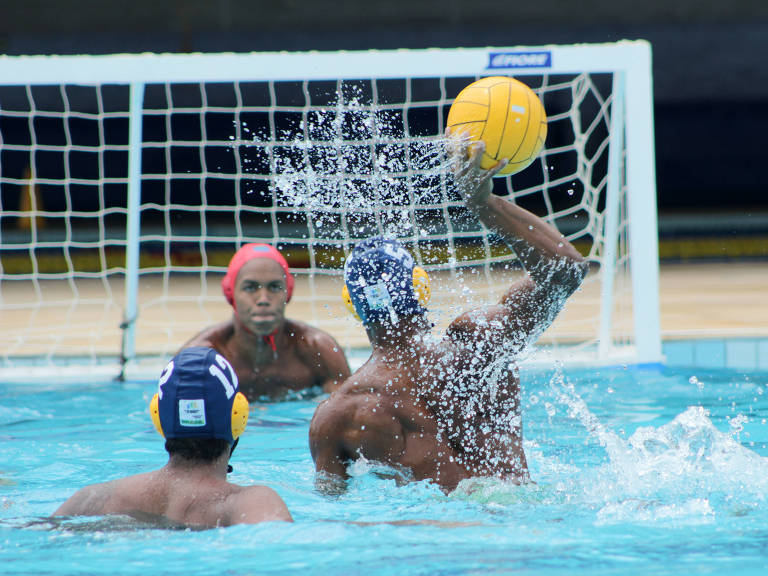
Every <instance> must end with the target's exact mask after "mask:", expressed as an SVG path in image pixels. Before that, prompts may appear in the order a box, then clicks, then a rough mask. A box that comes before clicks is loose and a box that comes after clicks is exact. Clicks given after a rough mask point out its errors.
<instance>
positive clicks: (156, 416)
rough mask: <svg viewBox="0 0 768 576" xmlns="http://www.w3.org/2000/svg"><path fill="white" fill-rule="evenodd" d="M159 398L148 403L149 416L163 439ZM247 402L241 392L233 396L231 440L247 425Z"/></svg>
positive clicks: (241, 432)
mask: <svg viewBox="0 0 768 576" xmlns="http://www.w3.org/2000/svg"><path fill="white" fill-rule="evenodd" d="M159 402H160V397H159V396H158V395H157V394H155V395H154V396H152V400H151V401H150V402H149V415H150V416H151V417H152V424H154V425H155V430H157V431H158V432H159V433H160V436H162V437H163V438H165V434H164V433H163V425H162V424H161V423H160V405H159ZM248 410H249V406H248V400H247V399H246V397H245V396H244V395H243V393H242V392H238V393H237V394H235V399H234V400H233V401H232V438H234V439H235V440H237V439H238V438H239V437H240V436H241V435H242V434H243V432H245V427H246V425H247V424H248Z"/></svg>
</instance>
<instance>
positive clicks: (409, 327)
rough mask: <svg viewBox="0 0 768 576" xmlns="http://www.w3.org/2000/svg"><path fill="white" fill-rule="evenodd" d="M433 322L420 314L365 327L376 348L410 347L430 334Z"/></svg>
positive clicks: (372, 344)
mask: <svg viewBox="0 0 768 576" xmlns="http://www.w3.org/2000/svg"><path fill="white" fill-rule="evenodd" d="M431 329H432V324H431V323H430V322H429V320H428V319H427V317H426V315H423V314H418V315H413V316H407V317H404V318H401V319H400V320H399V321H398V322H397V323H392V322H376V323H371V324H369V325H367V326H366V327H365V331H366V333H367V334H368V340H370V342H371V346H372V347H373V349H374V350H376V349H390V348H393V347H394V348H399V349H408V348H412V347H413V346H414V345H415V344H416V343H418V342H420V341H421V339H422V337H423V336H426V335H427V334H429V331H430V330H431Z"/></svg>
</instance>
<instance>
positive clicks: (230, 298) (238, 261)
mask: <svg viewBox="0 0 768 576" xmlns="http://www.w3.org/2000/svg"><path fill="white" fill-rule="evenodd" d="M254 258H269V259H270V260H274V261H275V262H277V263H278V264H280V267H281V268H282V269H283V272H285V290H286V292H288V298H286V302H290V301H291V296H292V295H293V274H291V270H290V268H288V262H286V261H285V258H283V255H282V254H280V252H278V251H277V249H276V248H274V247H273V246H270V245H269V244H246V245H245V246H243V247H242V248H240V250H238V251H237V252H235V255H234V256H232V260H230V261H229V267H228V268H227V273H226V275H225V276H224V278H222V279H221V291H222V292H224V298H226V299H227V302H229V304H230V305H231V306H234V305H235V304H234V302H235V299H234V293H235V280H237V274H238V273H239V272H240V268H242V267H243V265H245V263H246V262H248V261H249V260H253V259H254Z"/></svg>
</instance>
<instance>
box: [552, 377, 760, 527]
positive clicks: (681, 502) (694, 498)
mask: <svg viewBox="0 0 768 576" xmlns="http://www.w3.org/2000/svg"><path fill="white" fill-rule="evenodd" d="M550 386H551V389H552V391H553V393H554V394H555V396H556V398H557V400H558V402H559V403H561V404H563V405H565V407H566V411H567V414H568V416H569V417H570V418H572V419H574V420H576V421H578V422H579V423H580V424H581V425H582V426H584V428H585V429H586V430H587V432H588V434H589V436H590V437H591V438H593V439H595V440H597V442H598V443H599V444H600V445H601V446H602V447H603V448H605V451H606V454H607V457H608V462H607V463H605V464H603V465H599V466H597V467H595V468H588V469H585V470H582V471H580V473H578V474H576V475H574V476H573V477H572V478H571V479H570V480H568V481H565V482H563V483H562V484H561V487H560V488H561V490H563V491H565V492H568V493H569V494H574V495H576V496H575V497H576V498H577V499H579V500H581V501H582V502H583V503H588V504H589V505H591V506H595V507H597V508H598V509H599V511H598V514H597V518H598V521H600V522H614V521H616V522H626V521H650V520H654V521H657V520H664V519H673V518H674V519H683V518H684V519H686V520H692V521H704V520H706V519H708V518H711V517H712V516H713V515H715V514H716V513H718V512H722V511H726V512H727V513H732V510H730V503H731V502H734V501H737V500H738V501H740V502H742V506H743V502H744V500H745V498H746V499H748V500H751V501H753V502H755V503H764V502H765V499H766V493H767V491H768V459H766V458H763V457H761V456H760V455H758V454H756V453H755V452H753V451H751V450H749V449H748V448H746V447H744V446H742V445H741V444H740V443H739V441H738V434H739V432H740V427H741V425H743V423H744V421H745V420H746V417H743V416H739V417H736V418H733V419H732V421H731V422H732V425H731V430H730V433H726V432H721V431H720V430H718V429H717V428H716V427H715V425H714V424H713V422H712V420H711V415H710V412H709V411H708V410H707V409H705V408H704V407H702V406H689V407H688V408H687V409H686V410H684V411H683V412H682V413H680V414H678V415H677V416H675V417H674V418H673V419H672V421H671V422H669V423H667V424H664V425H661V426H658V427H653V426H648V427H640V428H638V429H637V430H636V431H635V432H634V433H633V434H632V435H631V436H630V437H629V439H627V440H625V439H623V438H622V437H621V436H619V435H618V434H616V433H615V432H613V431H612V430H610V429H608V428H607V427H606V426H605V425H603V424H602V423H601V422H600V420H599V419H598V418H597V417H596V416H595V415H594V414H593V413H592V412H591V411H590V410H589V408H588V406H587V404H586V403H585V402H584V400H583V399H582V398H581V397H580V396H579V395H578V394H577V393H576V391H575V389H574V386H573V384H571V383H570V382H569V381H568V380H567V379H566V378H565V377H564V375H563V373H562V371H560V370H558V371H557V373H556V374H555V376H554V377H553V378H552V379H551V381H550ZM733 423H735V424H733Z"/></svg>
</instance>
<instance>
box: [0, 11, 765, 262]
mask: <svg viewBox="0 0 768 576" xmlns="http://www.w3.org/2000/svg"><path fill="white" fill-rule="evenodd" d="M625 38H626V39H637V38H642V39H646V40H648V41H650V42H651V44H652V47H653V55H654V85H655V86H654V90H655V91H654V98H655V118H656V161H657V183H658V206H659V217H660V218H659V222H660V236H661V243H660V255H661V257H662V259H665V260H688V259H742V258H764V257H768V106H766V103H768V63H766V55H767V54H768V2H766V1H765V0H731V1H730V2H715V1H711V0H673V1H670V0H613V1H610V2H608V1H604V0H582V1H581V2H570V1H564V0H538V1H537V2H532V3H522V2H512V1H509V0H506V1H501V0H471V1H467V0H442V1H438V0H418V1H417V2H414V1H412V0H389V1H387V2H372V3H366V4H363V3H360V2H358V1H352V0H335V1H332V0H314V1H311V0H303V1H299V0H272V1H269V2H266V1H264V0H184V1H182V0H165V1H163V2H157V1H152V0H132V1H130V2H117V1H112V2H109V1H107V2H104V1H96V0H71V1H54V0H3V1H2V2H1V3H0V53H2V54H8V55H23V54H107V53H126V52H127V53H136V52H249V51H275V50H288V51H295V50H299V51H302V50H341V49H348V50H359V49H393V48H426V47H473V46H514V45H526V44H527V45H541V44H571V43H579V42H606V41H617V40H621V39H625Z"/></svg>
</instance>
